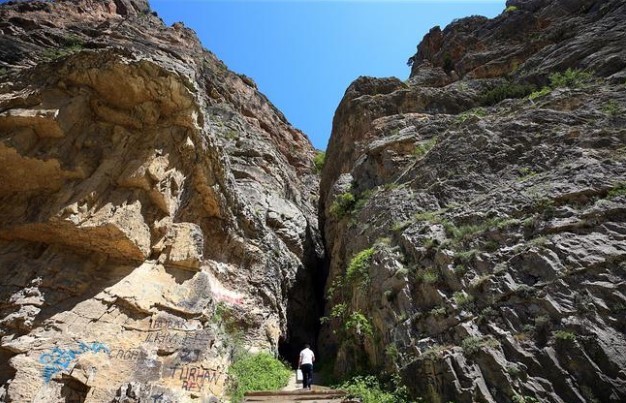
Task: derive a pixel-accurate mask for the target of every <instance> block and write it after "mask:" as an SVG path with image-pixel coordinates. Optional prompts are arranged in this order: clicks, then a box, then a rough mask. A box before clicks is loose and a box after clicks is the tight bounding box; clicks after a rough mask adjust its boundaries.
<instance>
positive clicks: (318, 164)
mask: <svg viewBox="0 0 626 403" xmlns="http://www.w3.org/2000/svg"><path fill="white" fill-rule="evenodd" d="M324 162H326V151H321V150H317V151H316V152H315V157H313V165H315V172H317V173H320V172H322V168H324Z"/></svg>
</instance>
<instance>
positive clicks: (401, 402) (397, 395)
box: [337, 375, 415, 403]
mask: <svg viewBox="0 0 626 403" xmlns="http://www.w3.org/2000/svg"><path fill="white" fill-rule="evenodd" d="M337 388H338V389H341V390H345V391H347V392H348V393H349V395H350V396H352V397H357V398H360V399H361V401H362V402H363V403H405V402H407V403H408V402H409V401H411V400H409V397H408V392H407V390H406V387H404V386H401V385H398V384H396V385H393V386H391V387H389V388H384V387H383V385H382V384H381V382H380V381H379V380H378V378H376V377H375V376H372V375H367V376H355V377H353V378H351V379H349V380H347V381H346V382H344V383H342V384H340V385H338V386H337ZM385 389H390V391H387V390H385ZM413 401H415V400H413Z"/></svg>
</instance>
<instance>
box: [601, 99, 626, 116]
mask: <svg viewBox="0 0 626 403" xmlns="http://www.w3.org/2000/svg"><path fill="white" fill-rule="evenodd" d="M602 112H604V113H605V114H606V115H608V116H609V117H611V118H614V117H617V116H619V115H620V114H621V113H622V108H621V107H620V106H619V103H618V102H617V101H615V100H614V99H611V100H609V101H607V102H606V103H605V104H604V105H603V106H602Z"/></svg>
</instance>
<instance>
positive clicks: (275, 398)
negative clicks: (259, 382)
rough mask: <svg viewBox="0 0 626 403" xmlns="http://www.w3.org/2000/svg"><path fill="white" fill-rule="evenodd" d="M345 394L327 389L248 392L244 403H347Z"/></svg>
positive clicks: (341, 391)
mask: <svg viewBox="0 0 626 403" xmlns="http://www.w3.org/2000/svg"><path fill="white" fill-rule="evenodd" d="M347 395H348V393H347V392H345V391H343V390H333V389H328V388H315V387H314V389H313V390H289V391H264V392H248V393H246V394H245V396H244V402H285V403H286V402H317V403H339V402H344V403H348V402H350V400H347V399H346V396H347Z"/></svg>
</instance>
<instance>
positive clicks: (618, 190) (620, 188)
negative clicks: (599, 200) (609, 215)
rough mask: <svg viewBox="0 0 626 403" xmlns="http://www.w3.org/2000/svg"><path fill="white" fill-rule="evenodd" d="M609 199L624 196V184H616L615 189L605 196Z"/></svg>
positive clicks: (625, 193)
mask: <svg viewBox="0 0 626 403" xmlns="http://www.w3.org/2000/svg"><path fill="white" fill-rule="evenodd" d="M607 196H608V197H610V198H613V197H618V196H626V182H622V183H618V184H617V185H615V187H614V188H613V189H611V190H609V193H608V195H607Z"/></svg>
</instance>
